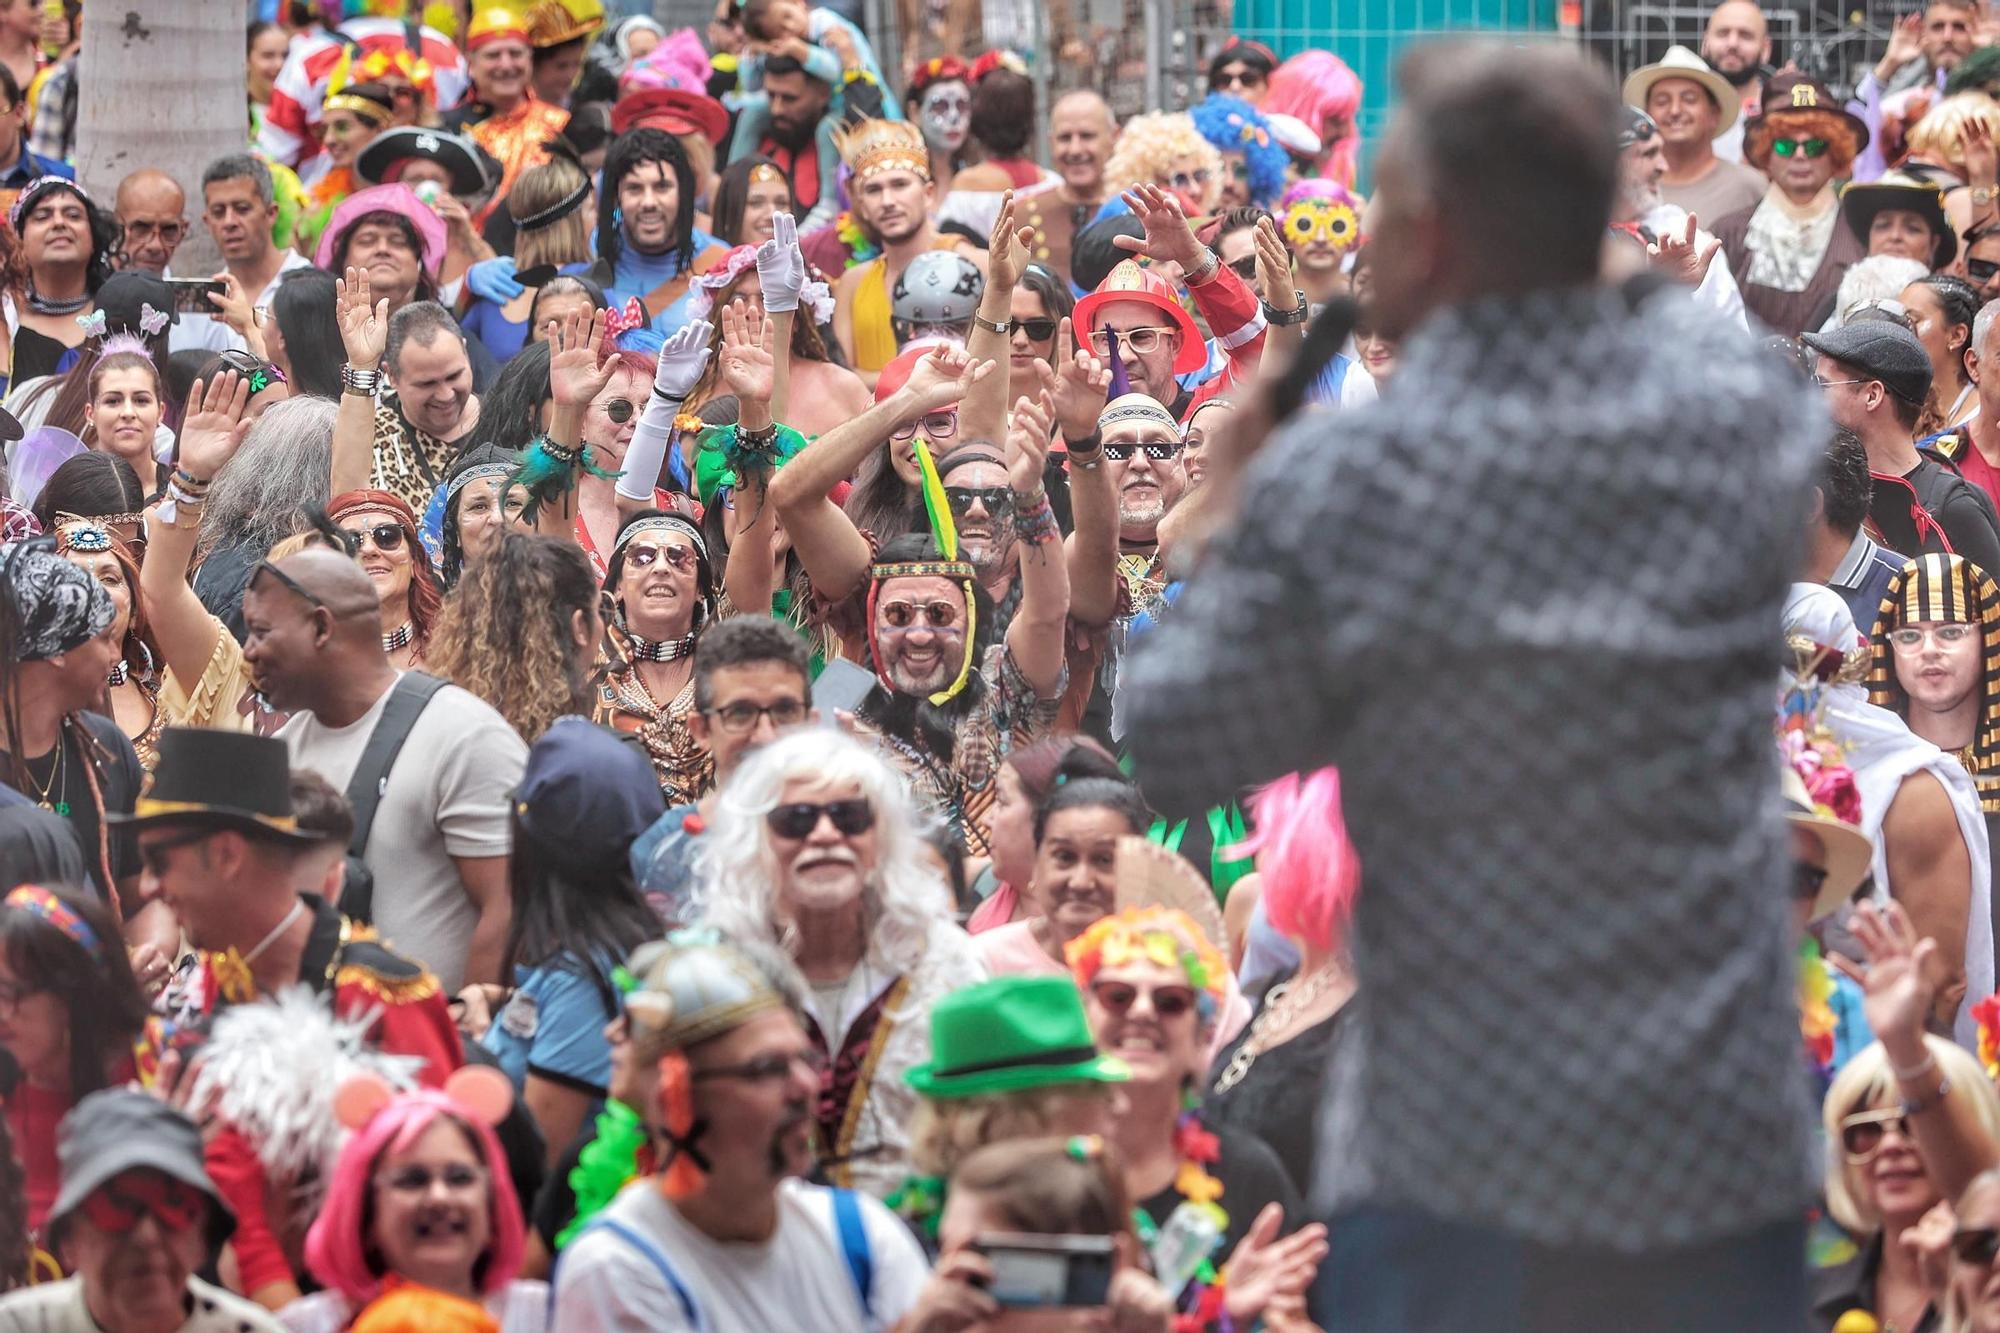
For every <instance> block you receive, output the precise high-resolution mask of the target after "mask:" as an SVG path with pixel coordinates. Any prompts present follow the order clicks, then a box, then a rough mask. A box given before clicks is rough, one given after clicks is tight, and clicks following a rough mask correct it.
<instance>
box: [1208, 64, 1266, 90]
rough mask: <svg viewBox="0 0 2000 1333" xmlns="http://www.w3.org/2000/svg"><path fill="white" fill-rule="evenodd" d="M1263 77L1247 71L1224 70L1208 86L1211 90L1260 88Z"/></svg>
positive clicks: (1262, 83) (1262, 84)
mask: <svg viewBox="0 0 2000 1333" xmlns="http://www.w3.org/2000/svg"><path fill="white" fill-rule="evenodd" d="M1263 86H1264V76H1263V75H1262V74H1257V73H1254V72H1252V71H1250V70H1247V69H1225V70H1223V71H1222V73H1220V74H1218V75H1216V76H1215V81H1214V82H1213V83H1211V84H1209V87H1211V88H1261V87H1263Z"/></svg>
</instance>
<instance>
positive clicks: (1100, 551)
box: [1037, 317, 1118, 625]
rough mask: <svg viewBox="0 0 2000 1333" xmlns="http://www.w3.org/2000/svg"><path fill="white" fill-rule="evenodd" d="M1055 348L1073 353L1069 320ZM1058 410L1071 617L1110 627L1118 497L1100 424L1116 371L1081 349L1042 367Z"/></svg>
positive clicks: (1114, 607) (1115, 575) (1039, 370)
mask: <svg viewBox="0 0 2000 1333" xmlns="http://www.w3.org/2000/svg"><path fill="white" fill-rule="evenodd" d="M1056 346H1057V347H1061V348H1065V349H1068V348H1072V347H1075V344H1074V343H1073V342H1072V341H1071V340H1070V323H1069V320H1068V318H1067V317H1065V318H1064V319H1063V322H1062V326H1061V327H1060V328H1058V329H1057V330H1056ZM1037 374H1039V375H1040V376H1041V379H1042V381H1043V383H1044V385H1045V386H1046V387H1047V389H1048V392H1049V394H1050V398H1051V400H1052V401H1053V403H1054V404H1055V412H1056V424H1057V425H1058V426H1060V427H1061V429H1062V433H1063V443H1064V444H1065V445H1066V446H1067V447H1068V449H1069V504H1070V518H1071V520H1072V522H1073V524H1074V526H1073V528H1072V529H1071V531H1070V535H1069V541H1068V543H1067V547H1066V559H1067V562H1068V565H1069V613H1070V615H1071V617H1072V618H1074V619H1075V621H1076V623H1077V624H1079V625H1103V624H1108V623H1109V622H1110V620H1111V617H1112V614H1113V613H1114V612H1116V611H1117V609H1118V495H1117V492H1115V491H1113V490H1112V489H1111V474H1110V472H1108V471H1106V470H1105V468H1104V441H1103V440H1102V439H1101V438H1100V437H1099V436H1098V433H1097V418H1098V417H1099V416H1101V415H1102V414H1103V412H1104V400H1105V395H1106V394H1108V393H1109V392H1110V390H1111V371H1110V370H1109V369H1108V368H1107V367H1106V366H1105V365H1104V363H1103V362H1101V361H1099V360H1098V359H1097V358H1096V357H1094V356H1092V355H1091V354H1090V353H1089V352H1087V351H1084V350H1083V349H1081V348H1077V349H1076V350H1075V351H1073V352H1072V353H1071V354H1070V356H1069V358H1068V359H1067V360H1065V361H1064V362H1063V364H1062V369H1061V370H1060V371H1056V372H1051V371H1048V370H1046V369H1043V368H1041V367H1040V366H1039V364H1038V366H1037Z"/></svg>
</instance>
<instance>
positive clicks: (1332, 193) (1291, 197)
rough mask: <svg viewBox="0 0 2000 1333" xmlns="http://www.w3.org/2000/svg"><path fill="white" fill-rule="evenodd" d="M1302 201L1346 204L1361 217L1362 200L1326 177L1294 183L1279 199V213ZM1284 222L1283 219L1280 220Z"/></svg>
mask: <svg viewBox="0 0 2000 1333" xmlns="http://www.w3.org/2000/svg"><path fill="white" fill-rule="evenodd" d="M1301 199H1326V200H1330V201H1332V202H1333V203H1336V204H1346V205H1347V206H1348V207H1349V208H1351V209H1353V210H1354V215H1355V216H1356V217H1359V216H1361V200H1360V198H1359V197H1358V196H1357V195H1356V194H1355V193H1354V191H1352V190H1350V189H1348V188H1347V187H1346V186H1345V185H1342V184H1341V183H1340V182H1339V181H1331V180H1328V179H1327V178H1326V177H1324V176H1307V177H1306V178H1305V179H1304V180H1297V181H1293V182H1292V184H1291V186H1290V188H1288V189H1287V190H1286V191H1285V192H1284V194H1282V195H1280V196H1279V198H1278V207H1277V211H1278V212H1279V213H1283V212H1284V211H1285V210H1286V209H1288V208H1290V207H1291V206H1292V205H1293V204H1295V203H1297V202H1298V201H1299V200H1301ZM1279 220H1280V221H1283V219H1282V218H1280V219H1279Z"/></svg>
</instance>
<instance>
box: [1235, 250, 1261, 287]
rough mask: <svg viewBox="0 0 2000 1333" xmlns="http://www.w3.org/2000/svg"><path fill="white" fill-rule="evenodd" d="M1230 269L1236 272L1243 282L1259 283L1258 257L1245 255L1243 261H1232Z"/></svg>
mask: <svg viewBox="0 0 2000 1333" xmlns="http://www.w3.org/2000/svg"><path fill="white" fill-rule="evenodd" d="M1229 267H1230V268H1232V269H1234V270H1236V276H1237V277H1239V278H1241V279H1243V281H1245V282H1255V281H1257V256H1255V255H1245V256H1243V258H1241V259H1233V260H1231V261H1230V263H1229Z"/></svg>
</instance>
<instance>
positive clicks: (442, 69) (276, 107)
mask: <svg viewBox="0 0 2000 1333" xmlns="http://www.w3.org/2000/svg"><path fill="white" fill-rule="evenodd" d="M338 31H339V33H341V34H342V35H344V36H345V37H347V38H348V39H349V40H350V41H352V42H353V43H354V44H355V45H356V46H357V47H359V48H360V54H361V55H363V56H365V55H367V54H368V53H369V52H371V51H389V52H394V51H401V50H404V49H406V39H407V36H408V28H407V26H406V25H405V24H404V23H403V21H402V20H401V19H387V18H357V19H349V20H348V21H347V22H345V23H343V24H341V25H340V27H339V29H338ZM419 44H420V45H421V46H422V47H423V50H422V52H421V55H422V56H423V58H424V59H425V60H426V61H428V62H429V63H430V67H431V78H432V81H433V82H432V92H431V98H432V105H433V106H434V107H435V108H436V109H437V110H439V111H445V110H449V109H450V108H452V107H455V106H457V105H458V104H459V102H460V101H461V100H463V98H464V97H465V92H466V89H467V88H469V87H470V86H471V83H472V80H471V77H470V76H469V75H468V74H467V73H466V69H465V56H464V54H463V53H462V52H460V51H459V49H458V48H457V47H456V46H454V45H452V43H451V39H450V38H448V37H446V36H445V35H444V34H443V33H441V32H439V31H438V30H437V29H435V28H429V27H426V28H424V29H422V30H421V34H420V36H419ZM346 50H347V42H343V41H342V40H341V38H340V37H338V36H335V35H334V34H333V33H326V32H323V33H318V34H315V35H314V36H311V37H304V38H300V39H298V40H295V41H294V42H293V43H292V49H291V53H290V54H289V55H287V56H286V57H285V66H284V68H283V69H281V70H279V71H278V77H277V79H276V80H274V81H273V83H272V85H271V109H270V111H269V113H267V114H266V115H265V117H264V126H263V129H262V130H261V131H260V132H259V134H258V136H257V145H256V147H257V151H258V152H260V153H262V154H263V155H264V156H265V157H267V158H269V159H270V160H271V161H273V162H278V163H282V164H283V165H285V166H288V167H294V168H296V167H300V166H303V165H305V164H306V163H309V162H311V161H312V159H313V158H315V157H317V156H319V153H320V146H319V135H318V133H317V130H318V126H319V122H320V117H321V115H322V111H323V107H324V104H325V102H326V90H327V84H328V83H329V82H330V81H331V80H332V78H333V71H334V69H335V67H337V66H338V65H339V64H340V60H341V56H342V55H343V54H344V53H345V51H346Z"/></svg>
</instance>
